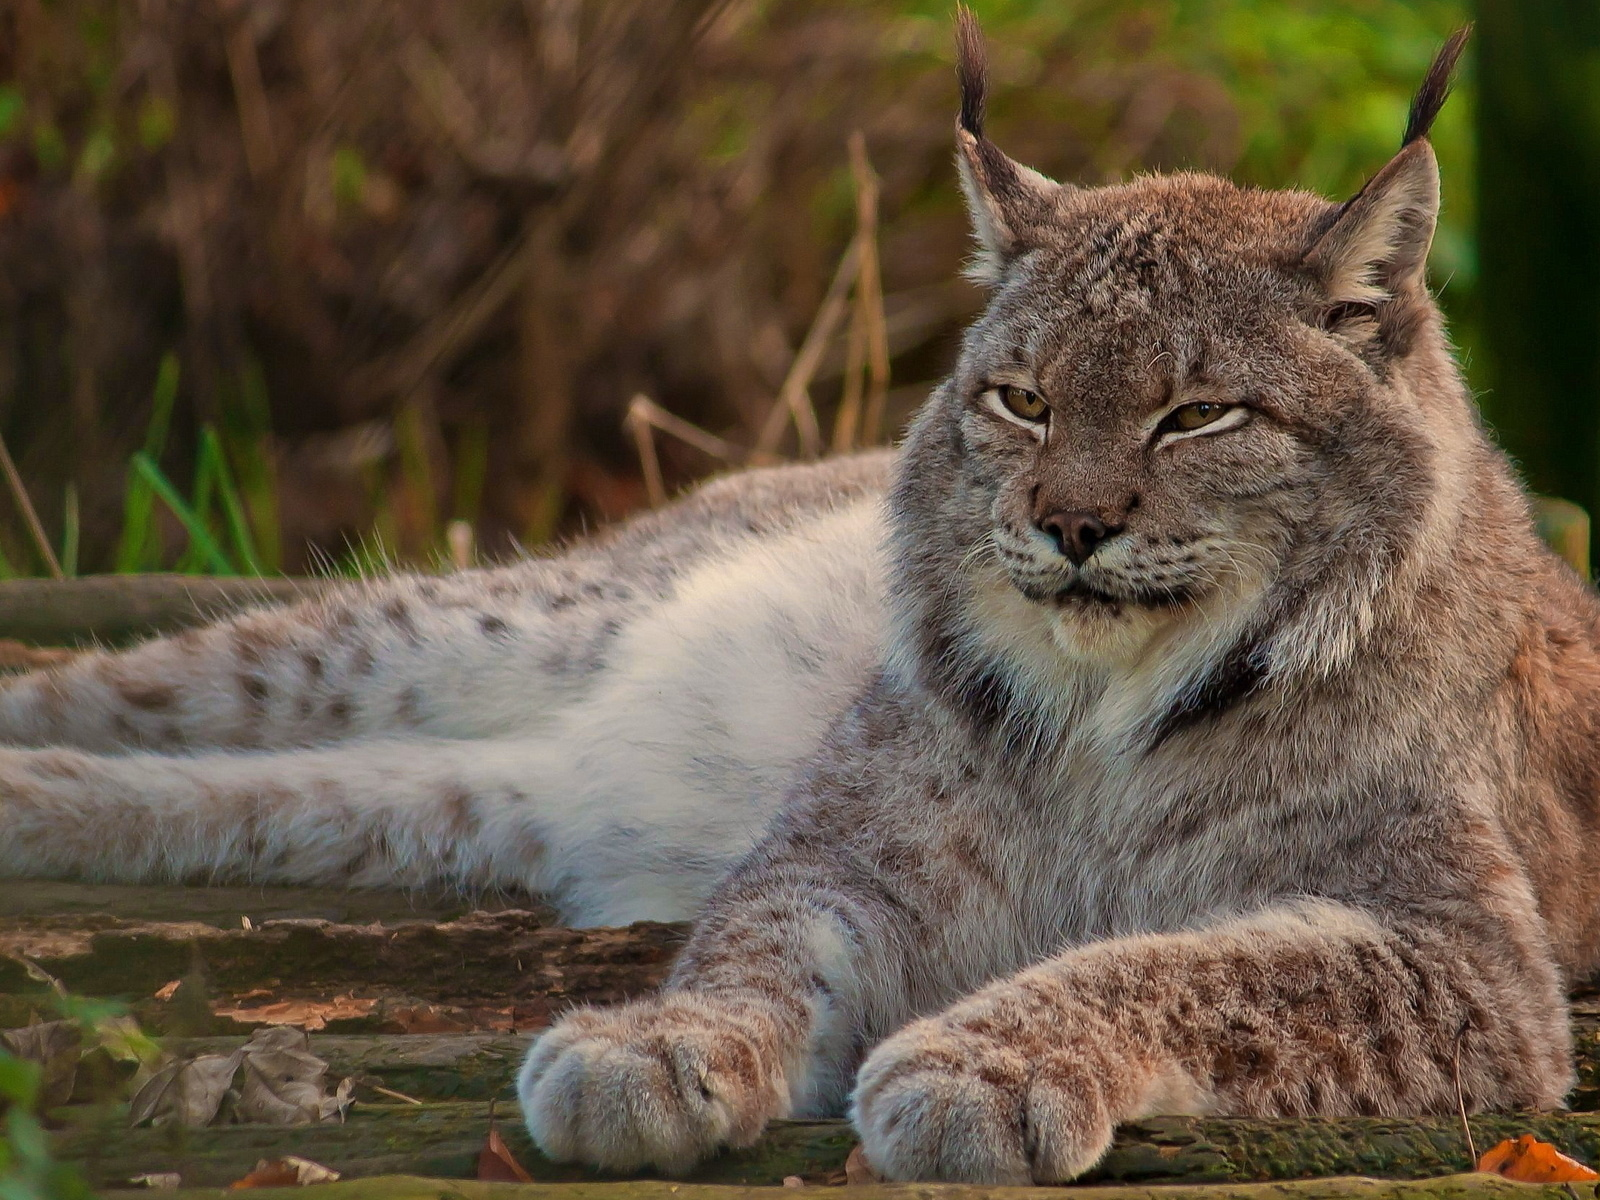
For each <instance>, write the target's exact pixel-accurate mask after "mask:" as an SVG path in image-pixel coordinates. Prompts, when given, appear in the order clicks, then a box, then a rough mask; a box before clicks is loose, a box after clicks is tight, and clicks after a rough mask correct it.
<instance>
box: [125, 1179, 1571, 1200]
mask: <svg viewBox="0 0 1600 1200" xmlns="http://www.w3.org/2000/svg"><path fill="white" fill-rule="evenodd" d="M275 1194H276V1193H275ZM316 1194H317V1197H318V1200H771V1198H772V1192H771V1191H770V1190H766V1189H762V1190H756V1189H755V1188H750V1187H710V1186H705V1185H697V1184H688V1183H666V1182H661V1181H654V1180H638V1181H633V1182H628V1183H598V1182H589V1183H567V1184H548V1183H479V1182H478V1181H476V1180H467V1179H460V1180H458V1179H451V1180H440V1179H424V1178H419V1177H416V1176H410V1175H386V1176H379V1177H377V1178H371V1179H359V1180H351V1181H349V1182H340V1183H326V1184H319V1185H318V1188H317V1193H316ZM1040 1194H1041V1193H1040V1192H1039V1191H1038V1190H1037V1189H1035V1188H1018V1187H984V1186H981V1185H974V1184H918V1185H911V1186H907V1185H904V1184H898V1185H891V1184H868V1185H857V1186H854V1187H852V1188H851V1189H850V1192H849V1196H850V1200H1038V1197H1039V1196H1040ZM1576 1194H1577V1192H1576V1189H1575V1188H1573V1186H1572V1185H1571V1184H1559V1183H1550V1184H1537V1185H1536V1184H1528V1183H1512V1182H1511V1181H1510V1180H1508V1179H1502V1178H1501V1177H1500V1176H1498V1175H1483V1174H1472V1175H1446V1176H1441V1177H1439V1178H1435V1179H1419V1180H1387V1179H1362V1178H1358V1177H1349V1176H1344V1177H1339V1178H1334V1179H1312V1180H1300V1181H1296V1182H1293V1183H1234V1184H1203V1185H1200V1186H1191V1187H1185V1186H1171V1185H1167V1186H1160V1187H1142V1186H1141V1187H1135V1186H1122V1187H1074V1188H1073V1189H1072V1192H1071V1193H1070V1195H1071V1197H1072V1200H1572V1197H1573V1196H1574V1195H1576ZM103 1195H105V1196H107V1197H117V1198H118V1200H134V1196H135V1195H137V1196H139V1197H140V1198H141V1200H149V1196H150V1193H149V1192H139V1193H133V1192H125V1191H107V1192H105V1193H103ZM168 1195H171V1196H173V1197H174V1198H179V1200H236V1197H237V1195H238V1194H237V1193H236V1192H229V1191H226V1190H224V1189H220V1188H216V1189H212V1188H189V1187H184V1188H182V1189H181V1190H179V1191H176V1192H171V1193H168Z"/></svg>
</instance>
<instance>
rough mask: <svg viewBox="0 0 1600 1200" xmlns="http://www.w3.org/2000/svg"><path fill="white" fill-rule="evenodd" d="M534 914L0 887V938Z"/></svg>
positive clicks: (527, 903) (549, 916)
mask: <svg viewBox="0 0 1600 1200" xmlns="http://www.w3.org/2000/svg"><path fill="white" fill-rule="evenodd" d="M3 586H4V585H0V587H3ZM510 909H520V910H522V911H525V912H537V913H539V914H540V915H541V916H542V917H544V918H545V919H546V922H547V923H548V924H551V925H554V924H556V919H555V913H554V912H553V910H550V909H548V908H546V907H544V906H543V904H542V902H541V901H540V900H539V898H538V897H536V896H530V895H528V894H526V893H486V894H484V895H480V896H469V895H464V894H462V893H460V892H455V891H444V890H441V891H429V890H423V889H417V890H415V891H395V890H388V889H383V888H338V887H319V888H314V887H277V886H268V885H265V884H177V883H167V884H121V883H77V882H72V881H68V880H55V879H29V880H23V881H14V880H13V881H8V882H7V884H6V886H5V887H3V888H0V934H4V933H6V932H16V931H19V930H22V929H25V928H27V927H28V926H29V925H33V926H35V927H43V926H45V925H48V926H49V927H52V928H56V929H66V928H68V927H70V926H72V925H73V923H74V922H77V923H79V924H80V926H81V928H83V929H84V930H85V931H94V930H98V929H102V928H105V927H106V921H107V919H109V918H117V919H120V920H123V921H143V922H157V921H179V922H185V923H188V922H195V921H198V922H200V923H201V924H205V925H215V926H216V927H217V928H218V929H238V928H240V927H241V924H242V922H243V921H244V920H245V919H248V920H250V921H251V922H252V923H253V924H256V925H260V924H261V923H262V922H264V921H281V920H288V919H293V918H314V919H320V920H324V921H334V922H337V923H338V924H342V925H370V924H372V923H373V922H374V921H380V922H382V923H384V924H386V925H397V924H402V923H405V922H411V921H453V920H456V919H457V918H459V917H464V916H466V915H467V914H468V913H472V912H505V911H507V910H510Z"/></svg>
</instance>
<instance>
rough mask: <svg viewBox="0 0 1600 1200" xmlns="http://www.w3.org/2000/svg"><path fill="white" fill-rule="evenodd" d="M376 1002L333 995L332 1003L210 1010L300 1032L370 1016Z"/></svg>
mask: <svg viewBox="0 0 1600 1200" xmlns="http://www.w3.org/2000/svg"><path fill="white" fill-rule="evenodd" d="M377 1004H378V1002H377V1001H376V1000H370V999H366V998H364V997H360V996H351V995H348V994H346V995H342V996H335V997H334V998H333V999H332V1000H279V1001H277V1002H276V1003H274V1004H260V1005H257V1006H256V1007H254V1008H249V1007H246V1006H244V1005H241V1004H238V1003H237V1002H235V1003H234V1004H233V1005H222V1004H219V1005H217V1006H216V1007H215V1008H213V1009H212V1011H213V1012H214V1013H216V1015H217V1016H219V1017H229V1018H231V1019H233V1020H235V1021H249V1022H252V1023H262V1024H267V1025H298V1026H299V1027H300V1028H302V1029H311V1030H316V1029H322V1028H324V1027H326V1025H327V1024H328V1022H329V1021H347V1020H350V1019H352V1018H360V1017H365V1016H367V1015H369V1014H370V1013H371V1012H372V1010H373V1009H374V1008H376V1007H377Z"/></svg>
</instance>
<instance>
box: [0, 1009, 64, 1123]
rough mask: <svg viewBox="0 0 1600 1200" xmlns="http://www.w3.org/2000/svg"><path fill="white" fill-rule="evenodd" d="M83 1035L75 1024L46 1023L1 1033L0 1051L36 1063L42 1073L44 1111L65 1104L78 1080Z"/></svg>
mask: <svg viewBox="0 0 1600 1200" xmlns="http://www.w3.org/2000/svg"><path fill="white" fill-rule="evenodd" d="M82 1049H83V1034H82V1031H80V1030H79V1028H78V1025H77V1023H76V1022H75V1021H46V1022H44V1023H43V1024H40V1025H28V1026H25V1027H24V1028H22V1029H5V1030H0V1050H9V1051H10V1052H11V1053H12V1054H14V1055H16V1056H17V1057H18V1058H23V1059H27V1061H29V1062H31V1063H36V1064H37V1065H38V1066H39V1067H40V1069H41V1070H42V1071H43V1072H44V1078H43V1080H42V1082H41V1084H40V1087H39V1103H40V1106H41V1107H43V1108H54V1107H56V1105H58V1104H65V1103H66V1102H67V1100H68V1099H69V1098H70V1097H71V1095H72V1084H73V1082H74V1081H75V1080H76V1079H77V1077H78V1059H79V1057H80V1056H81V1054H82Z"/></svg>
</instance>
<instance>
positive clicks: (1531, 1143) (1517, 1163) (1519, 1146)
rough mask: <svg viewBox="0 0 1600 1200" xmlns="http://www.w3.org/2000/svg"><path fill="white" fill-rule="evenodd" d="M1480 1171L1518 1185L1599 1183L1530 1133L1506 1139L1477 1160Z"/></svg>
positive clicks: (1574, 1161) (1595, 1175) (1595, 1176)
mask: <svg viewBox="0 0 1600 1200" xmlns="http://www.w3.org/2000/svg"><path fill="white" fill-rule="evenodd" d="M1478 1170H1480V1171H1488V1172H1490V1173H1491V1174H1494V1175H1504V1176H1505V1177H1506V1178H1507V1179H1514V1180H1516V1181H1517V1182H1518V1183H1585V1182H1588V1181H1590V1180H1595V1179H1600V1173H1596V1172H1594V1171H1591V1170H1590V1169H1589V1168H1588V1167H1586V1166H1584V1165H1583V1164H1582V1163H1581V1162H1579V1161H1578V1160H1577V1159H1575V1158H1568V1157H1567V1156H1566V1155H1565V1154H1563V1153H1561V1151H1559V1150H1557V1149H1556V1148H1555V1147H1554V1146H1552V1145H1551V1144H1550V1143H1549V1142H1541V1141H1540V1140H1539V1139H1538V1138H1536V1137H1534V1136H1533V1134H1531V1133H1525V1134H1523V1135H1522V1136H1521V1137H1519V1138H1507V1139H1506V1140H1505V1141H1503V1142H1501V1143H1500V1144H1499V1145H1498V1146H1495V1147H1493V1148H1492V1149H1490V1150H1486V1151H1484V1153H1483V1157H1482V1158H1480V1159H1478Z"/></svg>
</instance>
